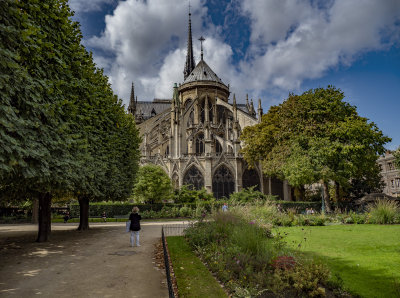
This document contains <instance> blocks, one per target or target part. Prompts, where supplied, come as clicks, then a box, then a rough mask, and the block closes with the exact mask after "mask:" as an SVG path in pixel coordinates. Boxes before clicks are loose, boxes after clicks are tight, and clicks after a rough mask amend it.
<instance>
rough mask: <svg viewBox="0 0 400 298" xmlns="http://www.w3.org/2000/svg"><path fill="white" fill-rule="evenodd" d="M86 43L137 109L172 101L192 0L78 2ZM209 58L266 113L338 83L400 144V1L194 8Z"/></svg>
mask: <svg viewBox="0 0 400 298" xmlns="http://www.w3.org/2000/svg"><path fill="white" fill-rule="evenodd" d="M69 4H70V7H71V9H72V10H74V11H75V16H74V17H73V19H74V20H75V21H78V22H79V23H80V24H81V30H82V33H83V44H84V45H85V46H86V48H87V49H88V50H89V51H92V52H93V57H94V61H95V63H96V64H97V66H98V67H100V68H103V69H104V72H105V74H106V75H107V76H108V77H109V80H110V83H111V86H112V88H113V90H114V92H115V93H116V94H117V95H118V96H119V97H120V98H121V99H122V100H123V102H124V104H125V106H128V104H129V96H130V90H131V84H132V82H134V85H135V95H137V96H138V100H139V101H151V100H153V99H154V98H172V91H173V89H172V87H173V85H174V83H181V82H183V68H184V64H185V58H186V49H187V36H188V10H189V0H126V1H118V0H90V1H88V0H69ZM190 11H191V19H192V33H193V48H194V49H193V50H194V54H195V60H196V63H197V62H198V61H199V57H200V42H199V41H198V38H199V37H200V36H204V38H205V41H204V43H203V47H204V60H205V61H206V62H207V64H208V65H209V66H210V67H211V68H212V69H213V70H214V72H215V73H216V74H217V75H218V76H219V77H220V78H221V79H222V80H223V82H224V83H225V84H226V85H228V84H229V86H230V91H231V98H230V100H232V97H233V94H236V99H237V100H238V102H242V103H243V102H244V101H245V98H246V94H248V96H249V99H254V101H255V102H257V100H258V98H261V101H262V107H263V109H264V112H267V111H268V109H269V107H270V106H271V105H277V104H280V103H281V102H283V101H284V100H285V99H286V98H287V97H288V94H289V93H295V94H301V93H303V92H304V91H307V90H309V89H312V88H319V87H327V86H328V85H334V86H335V87H337V88H339V89H341V90H342V91H343V92H344V95H345V99H344V100H345V101H347V102H349V103H350V104H352V105H355V106H357V111H358V113H359V114H360V115H361V116H363V117H366V118H368V119H369V121H371V122H374V123H375V124H376V125H377V126H378V128H379V129H380V130H382V131H383V133H384V134H385V135H387V136H389V137H391V138H392V142H391V143H388V144H386V148H387V149H390V150H394V149H396V148H397V147H399V145H400V120H399V118H400V114H399V112H400V0H230V1H228V0H191V1H190Z"/></svg>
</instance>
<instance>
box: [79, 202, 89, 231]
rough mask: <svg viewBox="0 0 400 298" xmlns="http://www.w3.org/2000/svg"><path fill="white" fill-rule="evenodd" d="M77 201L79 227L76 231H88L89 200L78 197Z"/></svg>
mask: <svg viewBox="0 0 400 298" xmlns="http://www.w3.org/2000/svg"><path fill="white" fill-rule="evenodd" d="M78 201H79V216H80V217H79V227H78V231H86V230H89V198H88V197H80V198H79V199H78Z"/></svg>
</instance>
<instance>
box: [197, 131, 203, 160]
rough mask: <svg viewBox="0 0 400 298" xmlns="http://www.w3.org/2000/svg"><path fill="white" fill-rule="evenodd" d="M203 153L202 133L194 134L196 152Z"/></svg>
mask: <svg viewBox="0 0 400 298" xmlns="http://www.w3.org/2000/svg"><path fill="white" fill-rule="evenodd" d="M203 153H204V134H203V133H199V134H198V135H197V136H196V154H197V155H201V154H203Z"/></svg>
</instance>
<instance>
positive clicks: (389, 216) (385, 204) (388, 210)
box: [367, 200, 400, 224]
mask: <svg viewBox="0 0 400 298" xmlns="http://www.w3.org/2000/svg"><path fill="white" fill-rule="evenodd" d="M367 210H368V211H369V213H370V216H371V217H370V222H371V223H377V224H392V223H395V222H396V220H397V217H398V215H399V211H400V209H399V205H398V203H397V202H396V201H391V200H377V201H376V202H375V203H373V204H370V205H368V207H367Z"/></svg>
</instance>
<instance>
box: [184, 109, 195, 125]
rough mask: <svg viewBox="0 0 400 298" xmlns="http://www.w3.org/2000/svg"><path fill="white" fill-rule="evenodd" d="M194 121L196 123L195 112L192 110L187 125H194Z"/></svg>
mask: <svg viewBox="0 0 400 298" xmlns="http://www.w3.org/2000/svg"><path fill="white" fill-rule="evenodd" d="M193 123H194V112H193V110H192V111H191V112H190V114H189V118H188V121H187V124H186V125H187V127H190V126H192V124H193Z"/></svg>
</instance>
